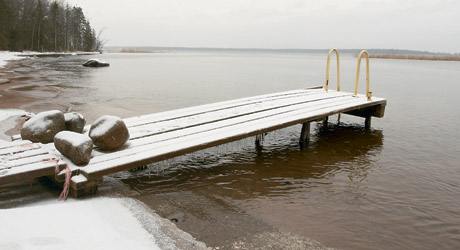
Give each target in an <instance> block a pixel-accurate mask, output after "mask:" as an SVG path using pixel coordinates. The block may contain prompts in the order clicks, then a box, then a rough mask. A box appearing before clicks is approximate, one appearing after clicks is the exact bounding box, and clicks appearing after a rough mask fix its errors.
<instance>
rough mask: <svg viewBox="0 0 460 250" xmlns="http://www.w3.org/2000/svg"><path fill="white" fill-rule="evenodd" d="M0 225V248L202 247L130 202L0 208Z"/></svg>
mask: <svg viewBox="0 0 460 250" xmlns="http://www.w3.org/2000/svg"><path fill="white" fill-rule="evenodd" d="M0 221H1V224H2V226H1V227H0V235H1V239H2V240H1V241H0V249H48V250H53V249H56V250H61V249H107V250H115V249H152V250H154V249H180V248H182V247H181V245H180V244H177V243H178V241H183V242H187V244H186V245H184V246H183V247H184V248H189V247H190V246H193V248H195V247H196V248H197V249H203V248H205V246H204V244H202V243H199V242H193V238H191V236H190V235H180V234H183V232H180V233H179V234H177V233H173V234H172V235H171V233H170V232H169V233H168V231H169V229H170V227H171V226H170V225H169V226H168V225H167V224H170V222H169V221H167V220H165V219H162V218H161V217H159V216H158V215H156V214H154V213H152V212H151V211H150V210H149V209H148V208H146V207H145V206H144V205H143V204H141V203H140V202H139V201H136V200H134V199H131V198H105V197H100V198H90V199H86V200H67V201H65V202H63V201H57V200H56V201H46V202H42V203H39V204H34V205H32V206H25V207H20V208H14V209H0ZM165 227H166V228H165ZM168 227H169V228H168ZM176 230H177V229H176ZM168 234H169V235H168ZM177 236H178V237H179V238H182V239H178V238H176V237H177ZM184 236H186V237H185V238H184ZM184 239H185V240H184ZM187 245H188V246H187Z"/></svg>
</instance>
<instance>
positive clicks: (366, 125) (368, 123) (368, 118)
mask: <svg viewBox="0 0 460 250" xmlns="http://www.w3.org/2000/svg"><path fill="white" fill-rule="evenodd" d="M364 128H366V129H370V128H371V116H366V119H365V120H364Z"/></svg>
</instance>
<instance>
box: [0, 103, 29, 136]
mask: <svg viewBox="0 0 460 250" xmlns="http://www.w3.org/2000/svg"><path fill="white" fill-rule="evenodd" d="M22 115H30V113H29V112H26V111H24V110H21V109H0V140H4V141H11V140H10V137H9V136H7V135H5V132H6V131H8V130H10V129H12V128H14V127H15V126H16V123H17V119H18V118H19V117H20V116H22Z"/></svg>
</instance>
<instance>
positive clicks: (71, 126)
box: [21, 110, 129, 165]
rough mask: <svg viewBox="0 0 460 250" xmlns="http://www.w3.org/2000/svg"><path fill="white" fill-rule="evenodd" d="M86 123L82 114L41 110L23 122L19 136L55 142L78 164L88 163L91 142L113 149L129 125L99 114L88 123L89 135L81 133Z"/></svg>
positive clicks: (105, 148)
mask: <svg viewBox="0 0 460 250" xmlns="http://www.w3.org/2000/svg"><path fill="white" fill-rule="evenodd" d="M85 123H86V120H85V118H84V117H83V115H81V114H79V113H76V112H72V113H66V114H63V113H62V112H61V111H59V110H52V111H46V112H41V113H39V114H37V115H35V116H33V117H32V118H31V119H29V120H28V121H27V122H25V123H24V125H23V128H22V129H21V137H22V139H23V140H30V141H32V142H41V143H49V142H54V145H55V147H56V149H57V150H58V151H59V152H60V153H61V154H62V155H64V156H65V157H67V158H69V159H70V160H71V161H72V162H73V163H74V164H77V165H86V164H88V163H89V161H90V159H91V152H92V149H93V144H94V145H95V146H97V147H99V149H101V150H115V149H118V148H120V147H121V146H122V145H123V144H125V143H126V141H127V140H128V139H129V131H128V128H127V127H126V125H125V123H124V122H123V120H122V119H121V118H119V117H116V116H108V115H105V116H101V117H100V118H99V119H97V120H96V121H95V122H94V123H93V124H92V125H91V128H90V131H89V136H88V135H85V134H81V133H82V132H83V129H84V126H85Z"/></svg>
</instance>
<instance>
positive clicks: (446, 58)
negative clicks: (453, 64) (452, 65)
mask: <svg viewBox="0 0 460 250" xmlns="http://www.w3.org/2000/svg"><path fill="white" fill-rule="evenodd" d="M369 58H378V59H404V60H427V61H460V56H429V55H379V54H369Z"/></svg>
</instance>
